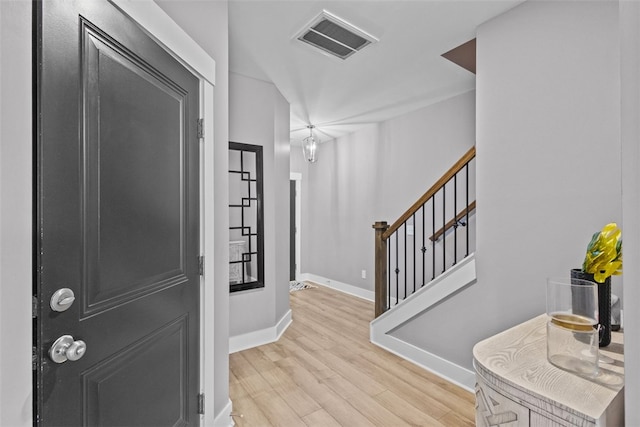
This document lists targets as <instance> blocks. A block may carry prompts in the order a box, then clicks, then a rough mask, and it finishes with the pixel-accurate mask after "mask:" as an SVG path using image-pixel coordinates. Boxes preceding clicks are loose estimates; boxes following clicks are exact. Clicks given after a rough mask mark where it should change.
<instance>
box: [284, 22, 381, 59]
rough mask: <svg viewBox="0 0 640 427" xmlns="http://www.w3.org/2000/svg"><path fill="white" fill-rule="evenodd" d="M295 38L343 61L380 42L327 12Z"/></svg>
mask: <svg viewBox="0 0 640 427" xmlns="http://www.w3.org/2000/svg"><path fill="white" fill-rule="evenodd" d="M295 38H297V39H298V40H300V41H301V42H305V43H308V44H309V45H311V46H314V47H317V48H318V49H321V50H322V51H324V52H326V53H330V54H331V55H334V56H337V57H338V58H341V59H347V58H348V57H350V56H351V55H353V54H354V53H356V52H358V51H360V50H362V49H363V48H364V47H366V46H368V45H370V44H371V43H375V42H377V41H378V39H377V38H375V37H374V36H372V35H371V34H369V33H367V32H365V31H363V30H361V29H360V28H358V27H356V26H355V25H351V24H350V23H348V22H347V21H345V20H344V19H341V18H338V17H337V16H335V15H333V14H332V13H329V12H327V11H326V10H323V11H322V13H320V15H318V16H317V17H316V18H315V19H313V20H312V21H311V22H310V23H309V24H308V25H306V26H305V27H304V28H303V29H302V31H300V32H298V33H297V34H296V35H295Z"/></svg>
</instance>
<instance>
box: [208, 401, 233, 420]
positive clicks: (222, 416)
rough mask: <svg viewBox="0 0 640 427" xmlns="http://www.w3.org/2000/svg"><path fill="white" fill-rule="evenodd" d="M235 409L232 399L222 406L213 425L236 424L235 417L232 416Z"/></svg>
mask: <svg viewBox="0 0 640 427" xmlns="http://www.w3.org/2000/svg"><path fill="white" fill-rule="evenodd" d="M232 409H233V404H232V403H231V399H229V402H227V404H226V405H225V407H224V408H222V411H220V413H219V414H218V415H216V417H215V418H214V420H213V427H232V426H234V425H235V423H234V422H233V418H232V417H231V411H232Z"/></svg>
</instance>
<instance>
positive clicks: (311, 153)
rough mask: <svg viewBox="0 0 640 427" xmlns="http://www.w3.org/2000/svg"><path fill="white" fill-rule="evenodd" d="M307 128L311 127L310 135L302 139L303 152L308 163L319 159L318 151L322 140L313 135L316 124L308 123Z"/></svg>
mask: <svg viewBox="0 0 640 427" xmlns="http://www.w3.org/2000/svg"><path fill="white" fill-rule="evenodd" d="M307 128H308V129H309V136H308V137H306V138H305V139H303V140H302V153H303V155H304V159H305V160H306V161H307V162H308V163H315V161H316V160H317V159H318V158H317V151H318V144H319V143H320V140H319V139H318V138H317V137H316V136H314V135H313V128H315V126H314V125H308V126H307Z"/></svg>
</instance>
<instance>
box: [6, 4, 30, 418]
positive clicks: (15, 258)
mask: <svg viewBox="0 0 640 427" xmlns="http://www.w3.org/2000/svg"><path fill="white" fill-rule="evenodd" d="M31 140H32V138H31V4H30V2H28V1H0V302H2V308H1V309H0V342H1V343H2V345H0V378H2V380H0V425H2V426H12V427H13V426H30V425H31V410H32V409H31V408H32V404H31V401H32V392H31V316H30V313H31V286H32V276H31V271H32V266H31V227H32V224H31V216H30V215H29V213H30V212H31V208H32V204H31V185H32V180H31V170H32V169H31V162H32V151H31Z"/></svg>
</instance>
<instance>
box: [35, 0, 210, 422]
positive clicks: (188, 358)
mask: <svg viewBox="0 0 640 427" xmlns="http://www.w3.org/2000/svg"><path fill="white" fill-rule="evenodd" d="M36 20H37V29H38V36H37V38H38V43H39V45H38V48H37V53H38V58H37V61H38V65H37V66H36V68H35V69H34V74H37V96H38V99H37V108H38V111H37V115H36V117H35V120H36V129H37V132H38V145H37V150H36V152H37V158H36V161H37V168H36V170H37V177H36V183H37V200H36V207H37V212H36V215H35V217H36V218H37V223H36V224H35V227H34V229H35V230H36V232H37V241H36V247H37V253H36V254H34V257H35V265H36V267H37V269H36V281H35V286H34V288H35V295H36V298H37V300H38V303H39V304H38V307H39V308H38V312H37V320H36V321H35V322H34V326H35V334H34V335H35V341H36V342H35V344H36V349H37V353H36V356H37V370H36V386H35V388H34V396H35V404H36V411H37V414H36V417H37V420H38V424H39V425H43V426H79V425H85V426H143V425H146V426H170V425H171V426H173V425H197V424H198V421H199V418H198V414H197V412H198V411H197V401H198V392H199V348H200V343H199V316H200V314H199V304H200V302H199V301H200V299H199V295H200V294H199V272H198V255H199V159H198V139H197V134H196V126H197V119H198V112H199V99H198V95H199V81H198V79H197V78H196V77H195V76H193V75H192V74H191V73H190V72H189V71H188V70H186V69H185V68H184V67H183V66H182V65H180V64H179V63H178V62H177V61H176V60H175V59H174V58H173V57H172V56H171V55H169V54H168V53H167V52H166V51H165V50H164V49H163V48H161V47H160V46H159V45H158V44H157V43H155V42H154V41H153V40H152V39H151V38H149V37H148V36H147V35H146V34H145V33H144V32H143V31H142V30H141V29H140V28H139V27H138V26H137V25H136V24H135V23H134V22H132V21H130V20H129V19H128V18H127V17H126V16H124V15H123V14H122V13H121V12H120V11H119V10H118V9H116V8H115V7H114V6H113V5H112V4H110V3H109V2H107V1H104V0H102V1H96V0H47V1H43V2H40V3H38V4H37V13H36ZM64 288H67V289H69V290H70V291H72V292H73V294H74V297H75V300H74V301H72V302H70V301H71V300H70V299H68V298H67V296H68V295H69V293H68V291H67V292H66V293H64V292H63V293H62V294H60V295H62V296H59V297H54V300H55V301H54V302H56V301H57V302H58V303H59V306H58V307H57V308H56V309H55V310H54V309H53V308H52V306H51V300H52V297H53V296H54V295H56V291H57V290H59V289H64ZM65 298H66V299H65ZM54 305H55V304H54ZM65 308H66V310H64V309H65ZM61 309H62V310H64V311H61ZM56 310H60V311H56ZM64 335H68V336H70V337H72V338H70V341H68V343H67V344H66V346H65V345H63V346H61V347H60V349H61V350H60V351H58V352H57V353H56V355H57V357H58V358H59V359H60V358H61V359H64V358H65V356H69V357H68V359H77V360H66V361H63V362H62V363H56V362H54V361H53V360H52V355H51V354H50V348H51V346H52V345H53V343H54V342H55V341H56V340H57V339H58V338H59V337H61V336H64ZM83 343H84V344H85V345H86V349H83V348H84V347H83ZM54 358H55V357H54ZM59 361H60V360H59Z"/></svg>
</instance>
